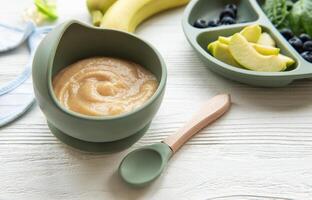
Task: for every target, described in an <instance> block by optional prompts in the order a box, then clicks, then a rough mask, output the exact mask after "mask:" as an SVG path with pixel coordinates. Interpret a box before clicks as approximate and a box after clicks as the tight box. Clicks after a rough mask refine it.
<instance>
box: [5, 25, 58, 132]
mask: <svg viewBox="0 0 312 200" xmlns="http://www.w3.org/2000/svg"><path fill="white" fill-rule="evenodd" d="M50 30H52V27H42V28H36V27H35V25H34V24H33V23H31V22H29V23H27V25H26V28H25V29H24V30H21V29H19V28H15V27H11V26H6V25H2V24H0V36H2V35H7V36H8V38H10V39H8V40H7V41H2V42H0V53H2V52H7V51H10V50H13V49H15V48H17V47H19V46H21V45H22V44H23V43H24V42H25V41H26V40H27V46H28V49H29V52H30V59H29V62H28V63H27V64H26V66H25V67H24V70H23V71H22V73H21V74H19V75H18V76H17V77H16V78H15V79H14V80H12V81H9V82H7V83H5V84H4V85H1V86H0V96H2V95H5V94H7V93H9V92H11V91H12V90H14V89H15V88H17V87H18V86H20V85H21V84H23V83H24V82H25V81H26V80H27V79H28V78H29V77H30V75H31V67H32V61H33V57H34V54H35V51H36V48H37V46H38V45H39V43H40V41H41V40H42V39H43V38H44V36H45V35H46V34H47V33H48V32H49V31H50ZM34 102H35V98H34V96H31V98H30V99H29V100H25V104H24V105H23V106H21V107H19V108H17V109H16V110H14V111H13V112H11V113H6V114H5V115H4V116H0V127H2V126H5V125H6V124H8V123H10V122H12V121H14V120H15V119H17V118H19V117H20V116H22V115H23V114H24V113H25V112H26V111H27V110H28V109H29V108H30V107H31V105H32V104H33V103H34Z"/></svg>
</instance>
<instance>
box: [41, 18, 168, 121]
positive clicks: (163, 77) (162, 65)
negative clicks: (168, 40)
mask: <svg viewBox="0 0 312 200" xmlns="http://www.w3.org/2000/svg"><path fill="white" fill-rule="evenodd" d="M73 24H78V25H80V26H82V27H85V28H89V29H94V30H101V31H110V32H112V34H114V33H121V34H124V35H127V37H128V38H129V39H131V40H133V39H136V40H139V41H141V42H143V43H145V44H146V45H147V46H148V47H149V48H151V50H152V51H154V53H155V54H156V56H157V58H158V60H159V62H160V66H159V67H160V68H161V76H160V80H159V84H158V86H157V89H156V91H155V92H154V94H153V95H152V96H151V97H150V98H149V99H148V100H147V101H146V102H144V103H143V104H142V105H141V106H139V107H137V108H135V109H134V110H131V111H129V112H125V113H122V114H120V115H114V116H91V115H84V114H80V113H78V112H74V111H71V110H69V109H67V108H65V107H64V106H62V105H61V104H60V103H59V101H58V100H57V98H56V96H55V94H54V90H53V86H52V67H50V68H49V69H48V89H49V95H50V96H51V97H52V100H53V102H54V104H55V105H56V106H57V107H58V108H59V109H60V110H62V111H63V112H64V113H66V114H68V115H71V116H72V117H75V118H79V119H84V120H96V121H102V120H116V119H122V118H126V117H128V116H130V115H134V114H136V113H138V112H140V111H141V110H143V109H145V108H146V107H148V106H149V105H151V104H152V103H153V102H154V101H155V100H156V99H157V98H158V97H159V96H160V95H161V94H162V92H163V90H164V89H165V86H166V81H167V68H166V64H165V62H164V59H163V57H162V56H161V54H160V53H159V52H158V50H157V49H156V48H155V47H154V46H153V45H152V44H151V43H149V42H147V41H146V40H144V39H142V38H139V37H138V36H136V35H134V34H132V33H128V32H124V31H120V30H116V29H105V28H99V27H95V26H90V25H88V24H85V23H83V22H80V21H78V20H68V21H67V22H64V23H62V24H60V25H59V26H58V27H60V26H62V25H63V27H62V30H61V31H60V35H59V36H58V37H57V39H56V41H55V44H54V45H53V46H52V47H51V53H50V55H49V58H48V62H47V64H48V66H53V64H54V59H52V58H54V57H55V54H56V50H57V48H58V44H59V42H60V40H61V38H62V36H63V34H64V33H65V31H66V30H67V29H68V28H69V27H70V26H71V25H73ZM56 28H57V27H56Z"/></svg>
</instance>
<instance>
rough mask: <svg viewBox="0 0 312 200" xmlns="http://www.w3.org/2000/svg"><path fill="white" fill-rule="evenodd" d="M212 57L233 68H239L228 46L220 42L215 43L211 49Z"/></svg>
mask: <svg viewBox="0 0 312 200" xmlns="http://www.w3.org/2000/svg"><path fill="white" fill-rule="evenodd" d="M212 55H213V56H214V57H215V58H217V59H218V60H220V61H222V62H224V63H227V64H229V65H232V66H235V67H241V66H240V65H239V64H238V63H237V62H236V61H235V59H234V58H233V56H232V54H231V52H230V50H229V46H228V45H226V44H223V43H221V42H218V43H216V44H215V46H214V48H213V51H212Z"/></svg>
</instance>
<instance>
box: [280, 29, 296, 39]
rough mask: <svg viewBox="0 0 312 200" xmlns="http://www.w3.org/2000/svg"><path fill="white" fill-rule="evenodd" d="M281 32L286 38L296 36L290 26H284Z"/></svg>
mask: <svg viewBox="0 0 312 200" xmlns="http://www.w3.org/2000/svg"><path fill="white" fill-rule="evenodd" d="M280 33H281V34H282V35H283V36H284V38H286V40H289V39H290V38H292V37H294V34H293V32H292V31H291V30H290V29H288V28H283V29H282V30H280Z"/></svg>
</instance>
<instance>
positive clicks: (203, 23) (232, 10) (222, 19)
mask: <svg viewBox="0 0 312 200" xmlns="http://www.w3.org/2000/svg"><path fill="white" fill-rule="evenodd" d="M236 18H237V6H236V5H235V4H227V5H226V6H225V7H224V9H223V10H222V11H221V13H220V15H219V19H214V20H210V21H207V20H205V19H203V18H199V19H197V20H196V21H195V23H194V25H193V26H194V27H196V28H208V27H217V26H220V25H229V24H235V23H236Z"/></svg>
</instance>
